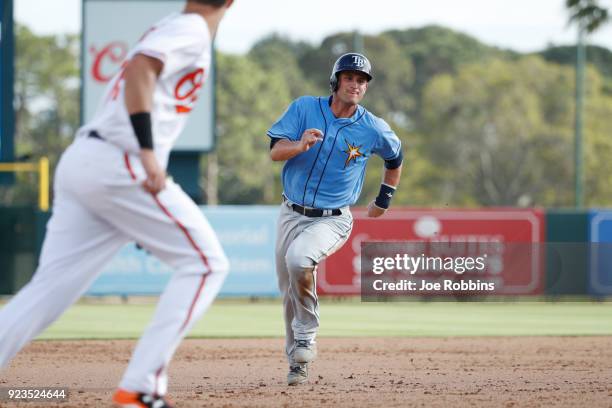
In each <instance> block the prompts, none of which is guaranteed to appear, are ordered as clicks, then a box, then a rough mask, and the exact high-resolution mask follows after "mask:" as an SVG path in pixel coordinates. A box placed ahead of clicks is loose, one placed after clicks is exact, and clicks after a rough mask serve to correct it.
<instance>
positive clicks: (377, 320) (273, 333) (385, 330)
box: [39, 300, 612, 339]
mask: <svg viewBox="0 0 612 408" xmlns="http://www.w3.org/2000/svg"><path fill="white" fill-rule="evenodd" d="M153 311H154V305H153V304H126V305H117V304H77V305H75V306H73V307H72V308H71V309H69V310H68V311H67V312H66V313H65V314H64V315H63V316H62V317H61V318H60V319H59V320H58V321H57V322H55V324H53V325H52V326H51V327H49V328H48V329H47V331H45V332H44V333H43V334H42V335H41V336H40V337H39V338H40V339H120V338H137V337H138V336H139V335H140V334H141V333H142V331H143V329H144V328H145V326H146V325H147V323H148V321H149V319H150V318H151V316H152V314H153ZM320 314H321V329H320V336H327V337H330V336H333V337H339V336H433V337H441V336H548V335H549V336H553V335H555V336H557V335H558V336H583V335H612V303H610V302H601V303H594V302H572V303H570V302H564V303H547V302H537V303H536V302H517V303H454V302H405V303H361V302H358V301H355V300H353V301H344V302H329V301H328V302H324V303H323V304H322V305H321V310H320ZM283 335H284V330H283V323H282V315H281V305H280V302H278V301H260V302H248V301H241V300H233V301H232V300H222V301H220V302H217V303H215V304H214V306H213V307H212V308H211V309H210V310H209V311H208V313H207V314H206V315H205V316H204V318H203V319H201V320H200V321H199V322H198V323H197V324H196V326H195V328H194V329H193V330H192V332H191V334H190V337H280V336H283Z"/></svg>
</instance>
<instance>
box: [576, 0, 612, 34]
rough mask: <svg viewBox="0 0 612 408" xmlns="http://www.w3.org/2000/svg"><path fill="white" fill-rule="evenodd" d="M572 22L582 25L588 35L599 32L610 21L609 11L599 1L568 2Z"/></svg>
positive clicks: (578, 0)
mask: <svg viewBox="0 0 612 408" xmlns="http://www.w3.org/2000/svg"><path fill="white" fill-rule="evenodd" d="M565 6H566V7H567V9H568V10H569V12H570V22H575V23H579V24H582V25H583V26H584V27H585V29H586V31H587V32H588V33H592V32H595V31H597V30H598V29H599V28H600V27H601V26H602V25H604V24H605V23H606V22H608V20H609V19H610V15H609V13H608V10H607V9H606V8H604V7H602V5H601V4H600V2H599V0H566V1H565Z"/></svg>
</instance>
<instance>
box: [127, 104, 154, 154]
mask: <svg viewBox="0 0 612 408" xmlns="http://www.w3.org/2000/svg"><path fill="white" fill-rule="evenodd" d="M130 122H132V128H133V129H134V134H136V139H138V144H139V145H140V148H141V149H153V129H152V126H151V113H150V112H138V113H133V114H131V115H130Z"/></svg>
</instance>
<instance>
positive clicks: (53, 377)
mask: <svg viewBox="0 0 612 408" xmlns="http://www.w3.org/2000/svg"><path fill="white" fill-rule="evenodd" d="M134 344H135V342H134V341H124V340H116V341H40V342H34V343H32V344H31V345H29V346H28V347H27V348H26V349H24V350H23V351H22V352H21V353H20V354H19V355H18V356H17V357H16V358H15V360H13V362H12V364H11V366H10V367H9V368H8V369H7V370H5V371H3V372H1V373H0V387H2V388H6V387H34V386H38V387H40V386H47V387H68V388H69V390H70V396H69V399H68V401H65V402H62V403H48V402H47V403H43V404H40V403H33V402H28V403H15V402H7V401H6V400H3V401H0V406H3V407H4V406H10V407H34V406H42V407H62V408H66V407H110V406H112V404H111V403H110V398H111V395H112V392H113V390H114V389H115V387H116V384H117V383H118V381H119V379H120V377H121V374H122V372H123V370H124V369H125V367H126V365H127V363H128V359H129V357H130V353H131V350H132V348H133V347H134ZM318 345H319V357H318V359H317V361H316V362H315V363H314V364H313V365H312V368H311V371H310V382H309V383H308V384H305V385H301V386H297V387H288V386H287V385H286V382H285V381H286V379H285V378H286V374H287V365H286V363H285V360H284V357H283V354H282V351H281V350H282V347H283V341H282V340H281V339H229V340H224V339H195V340H186V341H185V342H184V343H183V344H182V345H181V347H180V349H179V350H178V352H177V354H176V356H175V359H174V361H173V363H172V365H171V366H170V385H169V395H170V397H171V399H172V400H173V401H174V402H175V404H176V405H177V406H178V407H204V406H206V407H242V406H245V407H246V406H248V407H258V406H259V407H296V406H300V407H334V408H340V407H351V408H355V407H362V406H379V407H392V406H398V407H400V406H402V407H405V406H423V407H449V406H451V407H463V406H487V407H488V406H498V407H499V406H501V407H513V406H516V407H519V406H520V407H524V406H533V407H551V406H559V407H561V406H563V407H577V406H583V407H612V338H611V337H487V338H482V337H481V338H345V339H330V338H323V339H320V340H319V342H318Z"/></svg>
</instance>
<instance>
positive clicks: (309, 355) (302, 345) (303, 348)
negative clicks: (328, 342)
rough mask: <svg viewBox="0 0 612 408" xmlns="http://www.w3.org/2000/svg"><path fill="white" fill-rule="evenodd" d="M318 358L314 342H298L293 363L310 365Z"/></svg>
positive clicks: (296, 342)
mask: <svg viewBox="0 0 612 408" xmlns="http://www.w3.org/2000/svg"><path fill="white" fill-rule="evenodd" d="M316 357H317V346H316V344H315V343H314V342H313V341H309V340H296V341H295V350H294V351H293V361H295V362H296V363H310V362H312V361H314V359H315V358H316Z"/></svg>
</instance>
